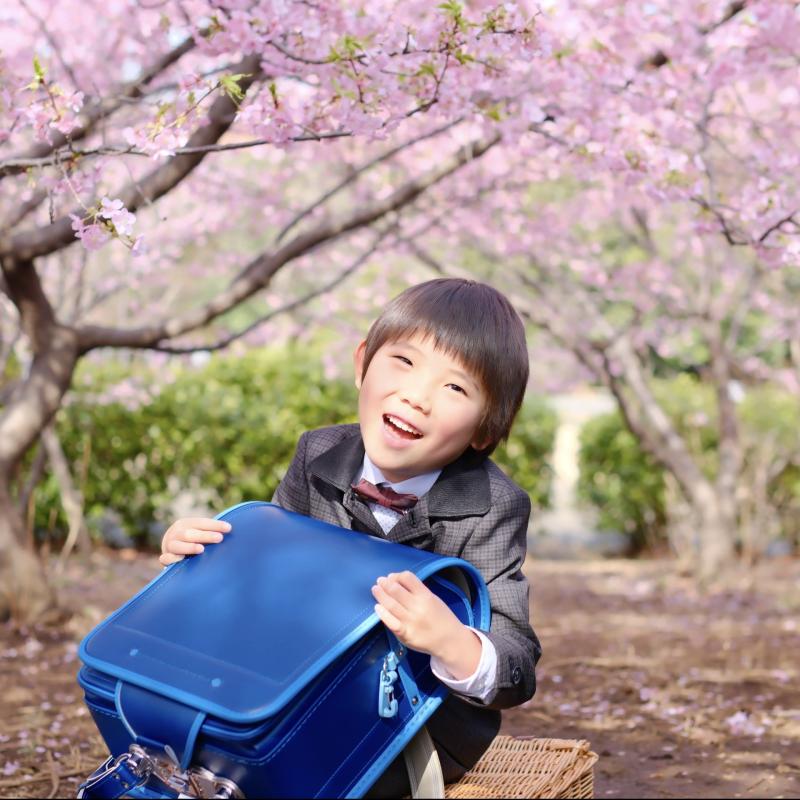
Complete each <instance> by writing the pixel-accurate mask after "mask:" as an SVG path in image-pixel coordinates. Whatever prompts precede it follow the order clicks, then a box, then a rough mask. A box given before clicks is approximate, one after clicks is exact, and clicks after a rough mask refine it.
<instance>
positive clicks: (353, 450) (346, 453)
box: [308, 431, 385, 538]
mask: <svg viewBox="0 0 800 800" xmlns="http://www.w3.org/2000/svg"><path fill="white" fill-rule="evenodd" d="M363 462H364V442H363V440H362V439H361V435H360V434H359V433H358V432H357V431H356V432H355V433H354V435H353V436H350V437H348V438H347V439H344V440H343V441H341V442H339V444H337V445H334V446H333V447H332V448H331V449H330V450H326V451H325V452H324V453H322V454H321V455H319V456H317V458H315V459H314V460H313V461H312V462H311V463H310V464H309V467H308V468H309V471H310V473H311V475H312V476H314V477H315V478H318V479H319V480H322V481H324V482H325V483H327V484H329V485H331V486H333V487H335V488H336V489H338V490H339V491H340V492H341V493H342V496H341V501H340V502H341V504H342V505H343V506H344V508H345V510H346V511H347V513H348V514H349V515H350V516H351V517H353V518H354V519H356V520H358V521H359V522H360V523H361V525H362V526H364V528H365V529H366V530H367V531H368V532H369V533H372V534H373V535H375V536H380V537H382V538H385V534H384V532H383V529H382V528H381V526H380V525H379V524H378V520H376V519H375V517H374V516H373V514H372V512H371V511H370V510H369V506H368V505H367V504H366V503H364V502H362V501H361V500H360V499H359V498H358V497H357V496H356V495H355V493H354V492H353V489H352V483H353V478H354V477H355V476H356V475H357V473H358V471H359V469H360V468H361V465H362V464H363ZM351 527H352V525H351Z"/></svg>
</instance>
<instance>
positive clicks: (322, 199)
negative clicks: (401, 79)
mask: <svg viewBox="0 0 800 800" xmlns="http://www.w3.org/2000/svg"><path fill="white" fill-rule="evenodd" d="M462 119H463V118H462V117H459V118H458V119H456V120H453V121H452V122H448V123H447V124H446V125H442V126H441V127H439V128H436V129H434V130H432V131H428V133H423V134H421V135H420V136H416V137H414V138H413V139H409V140H408V141H407V142H403V144H399V145H397V147H392V148H391V149H389V150H387V151H386V152H385V153H381V155H379V156H377V157H376V158H373V159H372V161H367V162H366V163H365V164H362V165H361V166H360V167H358V169H355V170H353V171H352V172H351V173H350V174H349V175H347V177H346V178H344V179H343V180H341V181H339V183H337V184H336V185H335V186H333V187H332V188H331V189H329V190H328V191H327V192H325V194H323V195H320V197H318V198H317V199H316V200H315V201H314V202H313V203H311V205H308V206H306V207H305V208H304V209H303V210H302V211H300V212H299V213H298V214H297V215H296V216H295V217H294V219H292V220H291V221H290V222H288V223H287V224H286V225H285V226H284V227H283V229H282V230H281V232H280V233H279V234H278V235H277V237H276V238H275V244H280V242H281V239H283V238H284V237H285V236H286V234H287V233H288V232H289V231H290V230H291V229H292V228H294V227H295V226H296V225H297V224H298V223H299V222H301V221H302V220H303V219H304V218H305V217H307V216H308V215H309V214H312V213H313V212H314V211H316V210H317V209H318V208H319V207H320V206H321V205H323V203H326V202H327V201H328V200H330V199H331V197H333V196H334V195H335V194H338V193H339V192H340V191H342V189H345V188H346V187H348V186H349V185H350V184H351V183H353V181H355V180H356V178H358V177H359V176H360V175H363V174H364V173H365V172H368V171H369V170H371V169H372V168H373V167H376V166H378V164H382V163H383V162H384V161H388V160H389V159H390V158H392V157H393V156H395V155H397V154H398V153H399V152H401V151H402V150H405V149H406V148H408V147H412V146H413V145H415V144H417V143H418V142H422V141H424V140H425V139H431V138H433V137H434V136H438V135H439V134H440V133H444V131H447V130H450V128H452V127H454V126H455V125H458V123H459V122H461V121H462Z"/></svg>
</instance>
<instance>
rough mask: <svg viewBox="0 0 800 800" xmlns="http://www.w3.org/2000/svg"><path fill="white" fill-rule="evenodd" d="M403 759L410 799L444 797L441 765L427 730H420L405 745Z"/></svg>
mask: <svg viewBox="0 0 800 800" xmlns="http://www.w3.org/2000/svg"><path fill="white" fill-rule="evenodd" d="M403 759H404V760H405V762H406V769H407V770H408V782H409V784H410V785H411V796H412V797H431V798H442V797H444V777H443V775H442V764H441V762H440V761H439V754H438V753H437V752H436V747H435V746H434V744H433V739H431V735H430V734H429V733H428V729H427V728H425V727H423V728H420V729H419V731H418V732H417V734H416V735H415V736H414V738H413V739H412V740H411V741H410V742H409V743H408V744H407V745H406V747H405V750H403Z"/></svg>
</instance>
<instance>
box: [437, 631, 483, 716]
mask: <svg viewBox="0 0 800 800" xmlns="http://www.w3.org/2000/svg"><path fill="white" fill-rule="evenodd" d="M470 630H471V631H475V633H476V634H477V636H478V638H479V639H480V640H481V657H480V660H479V661H478V666H477V667H476V668H475V672H473V673H472V675H469V676H468V677H466V678H462V679H461V680H456V679H455V678H454V677H453V676H452V675H451V674H450V672H449V671H448V669H447V667H445V665H444V664H443V663H442V662H441V661H440V660H439V659H438V658H436V656H431V671H432V672H433V674H434V675H435V676H436V677H437V678H438V679H439V680H440V681H441V682H442V683H443V684H444V685H445V686H447V687H448V688H450V689H452V690H453V691H454V692H458V694H463V695H466V696H467V697H474V698H475V699H477V700H485V699H486V698H487V697H488V696H489V695H490V694H491V691H492V689H493V687H494V683H495V678H496V676H497V650H496V649H495V646H494V645H493V644H492V642H491V640H490V639H488V638H487V637H486V636H484V634H483V633H482V632H481V631H478V630H475V628H470Z"/></svg>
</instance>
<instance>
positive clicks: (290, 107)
mask: <svg viewBox="0 0 800 800" xmlns="http://www.w3.org/2000/svg"><path fill="white" fill-rule="evenodd" d="M79 15H80V16H81V17H85V18H87V19H95V20H102V22H101V23H97V24H86V25H81V24H76V17H78V16H79ZM0 20H2V22H3V24H2V26H0V30H1V31H2V33H0V37H2V38H0V146H2V151H0V181H2V184H3V189H4V191H3V193H2V196H1V197H0V267H1V268H2V283H0V291H1V292H2V294H0V302H1V303H2V305H0V308H1V309H2V315H3V316H2V318H0V325H2V329H0V330H2V341H1V342H0V346H1V347H2V352H0V357H3V358H6V359H8V358H10V356H11V355H12V354H13V364H12V362H11V361H9V362H8V363H9V364H12V366H13V365H17V366H16V367H15V369H17V371H19V373H20V374H19V375H18V376H16V379H15V380H13V381H11V380H8V381H7V382H6V383H7V386H6V391H5V398H4V400H5V402H4V405H3V407H2V412H1V413H0V570H1V571H2V581H0V585H2V587H3V593H4V598H5V599H4V600H0V614H3V613H7V612H8V611H9V610H14V611H15V612H16V613H17V615H18V616H20V617H27V618H33V617H36V616H38V615H39V614H40V613H41V612H42V610H43V609H46V608H48V607H49V606H51V605H52V600H53V598H52V596H51V593H50V591H49V590H48V588H47V584H46V582H45V581H44V580H43V579H42V576H41V573H40V571H39V568H38V565H37V562H36V560H35V558H34V557H33V556H32V555H31V554H30V553H29V552H28V551H27V550H26V549H25V548H24V547H23V546H22V541H23V540H24V527H25V526H24V523H23V516H22V513H21V511H20V508H19V499H20V495H22V496H23V497H24V496H25V493H24V492H17V493H16V495H15V489H14V486H15V485H18V484H19V483H20V481H19V471H20V465H21V463H22V460H23V456H24V455H25V453H26V452H27V451H28V450H29V449H30V448H31V447H32V446H33V445H34V443H35V442H36V441H37V439H38V438H39V436H40V434H41V432H42V431H43V430H45V428H46V426H47V425H48V423H49V421H50V420H51V419H52V417H53V415H54V414H55V413H56V411H57V410H58V408H59V406H60V404H61V402H62V401H63V398H64V395H65V393H66V392H67V390H68V388H69V386H70V382H71V380H72V376H73V374H74V370H75V367H76V365H77V363H78V361H79V360H80V359H81V358H82V357H84V356H86V355H87V354H89V353H91V352H93V351H97V350H100V349H105V348H126V349H139V350H148V351H161V352H165V353H176V352H190V351H192V350H196V349H214V348H219V347H222V346H225V345H227V344H229V343H230V342H231V341H234V340H237V339H241V338H242V337H244V336H251V335H255V332H256V331H257V330H258V329H259V326H260V325H261V326H262V327H261V330H264V328H263V323H264V322H265V321H266V320H268V319H269V318H271V317H272V316H273V315H274V314H275V313H276V311H279V310H280V309H281V308H282V307H289V308H291V307H294V306H296V305H298V304H300V303H302V302H303V301H304V300H305V299H307V298H310V297H313V296H316V295H318V294H319V293H320V292H323V291H326V290H327V289H330V288H333V287H334V286H336V285H338V284H339V283H341V281H343V280H345V279H347V278H348V277H349V276H350V275H352V274H353V272H354V271H355V270H357V269H359V268H360V266H361V265H362V264H364V263H365V262H367V261H371V262H372V263H376V261H375V260H376V259H377V258H378V254H381V255H380V257H381V258H382V259H387V258H389V257H390V254H391V253H396V254H400V255H403V256H407V254H408V252H409V251H411V253H412V254H414V255H417V256H419V257H420V258H427V261H428V263H433V264H437V265H439V266H440V262H439V261H438V260H437V256H438V257H439V258H440V256H441V246H447V247H449V248H451V252H454V251H453V250H452V246H453V245H455V247H456V248H458V249H459V251H461V252H463V251H464V250H465V249H467V250H470V251H474V252H480V253H483V254H484V255H488V256H489V257H490V259H491V260H492V263H493V264H494V269H495V272H494V277H495V278H496V280H497V281H498V283H499V284H504V285H507V286H508V287H509V288H510V289H511V290H512V291H513V293H514V294H515V295H516V296H518V298H519V302H520V308H521V309H522V310H523V311H525V312H526V313H528V314H529V315H530V317H531V319H533V320H534V321H536V322H537V323H538V324H539V325H542V326H544V328H545V329H547V330H548V331H550V332H551V333H553V334H554V335H556V336H557V337H558V339H559V341H560V342H561V343H562V344H563V345H566V346H567V348H568V349H569V350H571V351H572V352H573V353H575V354H576V355H578V357H579V361H580V362H581V363H582V364H583V367H584V368H585V369H586V370H588V372H589V373H590V374H592V375H593V376H594V377H595V378H596V379H599V380H602V381H603V382H604V383H606V384H607V385H609V386H610V387H611V388H612V390H613V391H615V394H617V397H618V398H619V400H620V403H621V404H622V408H623V410H624V411H625V413H626V418H627V419H628V422H629V424H630V425H631V427H632V428H633V429H634V430H635V431H636V432H637V434H638V435H640V436H641V437H642V439H643V441H644V442H645V444H646V445H647V446H648V447H649V448H650V449H651V450H653V451H655V452H656V454H657V456H658V457H659V458H660V459H661V460H662V462H663V463H665V465H666V466H667V467H668V469H670V470H672V471H674V472H675V474H676V475H678V474H679V473H680V477H679V483H680V485H681V486H682V487H684V490H685V492H686V493H687V495H688V496H690V497H691V498H693V499H692V502H693V503H695V504H702V503H705V502H706V501H708V500H709V499H712V500H714V502H716V503H717V505H718V506H719V502H717V501H718V500H719V498H720V497H722V494H720V493H721V492H722V493H723V494H724V492H723V489H722V488H720V487H722V486H723V485H727V484H726V481H727V482H728V483H729V482H730V481H729V478H728V477H726V476H729V475H730V474H735V473H736V469H737V467H736V455H735V452H734V451H735V448H734V447H733V446H731V447H730V448H728V449H725V447H723V450H724V452H725V453H728V452H729V455H727V456H726V459H727V460H728V461H729V462H730V467H726V468H725V469H724V470H723V469H721V470H720V477H719V478H718V479H717V482H716V485H715V486H711V488H710V489H707V490H703V491H704V492H705V494H704V493H703V491H699V493H698V491H696V492H695V493H694V495H693V494H692V490H693V487H694V486H695V481H694V477H693V473H692V472H691V468H690V467H686V466H685V463H684V462H686V463H688V461H689V457H688V456H687V455H686V454H685V453H683V452H682V450H681V445H680V443H679V442H678V440H676V438H675V432H674V431H672V430H671V429H670V428H669V424H668V421H667V420H666V419H665V418H664V415H663V413H661V410H660V409H659V407H658V405H657V404H656V403H655V402H654V401H653V400H652V399H651V398H649V397H648V396H647V394H646V388H647V385H648V384H647V376H646V375H644V374H643V373H642V371H643V370H645V368H646V362H645V361H644V359H643V357H642V354H643V348H644V347H645V346H646V345H652V346H653V347H657V348H658V347H661V348H669V347H678V346H679V345H678V344H674V342H678V343H679V342H680V336H681V333H680V330H679V328H680V326H679V324H678V322H674V323H672V325H673V327H671V328H670V323H669V322H664V321H662V320H661V312H662V311H663V309H664V308H666V307H667V305H669V307H670V308H671V309H673V310H675V309H678V310H680V306H681V303H683V302H684V300H683V298H688V299H695V300H696V299H698V295H697V291H698V290H697V287H696V286H695V287H694V289H693V288H692V286H693V284H692V280H693V279H694V280H695V283H696V282H697V280H698V275H699V274H700V272H702V271H701V270H698V269H697V263H696V260H695V257H696V252H701V253H712V252H713V257H711V256H709V258H708V259H707V260H706V261H705V262H704V263H705V265H706V266H705V267H704V269H706V267H707V269H708V270H709V271H708V272H702V274H703V275H704V276H706V277H705V278H702V279H700V282H701V283H703V281H705V283H704V287H705V289H704V291H705V292H706V297H707V309H706V310H708V308H710V306H711V305H713V306H714V310H713V312H712V311H708V315H710V317H711V320H710V322H709V325H708V329H709V331H710V333H709V336H711V335H712V333H713V336H712V338H714V337H716V338H714V342H715V346H718V350H719V352H720V353H721V356H720V357H719V358H717V360H716V361H713V363H712V362H711V361H710V362H709V363H710V364H711V367H712V368H711V370H710V372H711V374H712V375H713V376H715V377H714V380H715V381H716V385H717V386H719V387H720V392H719V402H720V411H721V414H720V420H721V422H720V424H721V425H724V426H727V427H726V430H727V428H729V427H731V425H732V424H733V422H732V415H731V414H730V413H728V411H729V410H730V403H729V399H726V392H727V391H728V390H727V388H726V387H727V386H729V383H730V381H729V380H728V378H729V376H730V374H731V373H732V371H733V370H734V362H733V357H732V356H731V355H730V352H731V351H732V350H733V349H735V348H733V347H731V342H730V341H726V340H725V338H724V337H721V333H722V332H723V331H729V326H730V324H731V322H732V321H733V322H734V323H735V319H736V318H738V319H739V320H740V321H739V323H738V325H739V327H741V326H742V325H743V324H744V323H745V321H746V320H747V318H748V313H749V311H750V309H749V308H744V310H741V311H739V312H736V313H738V317H736V318H734V319H733V320H731V318H730V313H729V312H728V311H727V310H726V309H728V308H729V307H730V302H729V304H728V305H727V306H725V305H724V304H723V303H722V302H721V301H718V300H716V299H715V298H716V297H717V295H718V292H717V289H718V288H719V286H721V285H723V284H724V286H725V287H727V288H726V292H727V294H726V298H728V300H727V301H726V302H728V301H731V299H733V302H735V298H741V297H744V298H745V300H746V301H747V303H752V304H754V305H753V307H754V308H756V307H757V308H761V310H763V311H765V312H766V311H767V310H768V309H771V308H772V306H771V305H770V304H771V302H772V298H773V297H774V296H776V295H777V294H778V293H779V288H778V285H779V284H780V281H781V279H782V278H783V277H784V276H786V275H788V273H789V271H790V270H791V269H793V268H794V266H793V265H794V263H795V259H796V254H797V249H796V245H795V242H796V239H795V238H794V234H795V233H796V228H797V223H796V219H795V216H794V214H795V201H796V199H797V193H796V188H797V187H796V181H795V179H794V175H795V174H796V171H797V170H796V167H797V158H798V155H797V154H798V149H797V147H796V146H784V145H786V144H788V143H794V145H796V142H797V139H796V131H797V129H796V123H797V106H798V101H797V90H796V88H795V85H796V80H795V78H796V70H797V59H796V55H795V54H794V50H793V42H795V41H797V38H796V34H797V27H798V22H797V11H796V7H795V4H794V3H790V2H787V0H761V1H760V2H734V3H729V2H707V3H702V4H697V3H688V2H677V3H676V2H672V3H669V4H668V3H666V2H661V1H660V0H659V1H658V2H653V3H647V4H643V5H639V4H628V3H623V2H621V0H592V1H591V2H581V3H571V2H559V3H549V2H548V3H542V5H541V6H539V5H536V4H534V3H532V2H531V3H528V2H514V3H505V4H500V5H496V4H495V3H490V2H483V1H482V0H481V1H478V0H475V2H470V3H468V4H463V5H461V4H459V3H457V2H455V0H448V2H443V3H441V4H439V5H434V6H432V5H431V4H427V3H422V2H419V1H418V0H407V1H406V0H404V2H384V1H383V0H376V1H375V2H372V1H371V2H369V3H364V4H361V5H359V4H351V3H343V2H338V1H337V0H320V2H316V3H313V4H309V3H305V2H292V1H291V0H282V1H273V2H267V1H266V0H217V1H216V2H212V1H211V0H163V2H158V3H155V2H148V3H145V2H144V0H140V1H139V2H135V1H132V2H130V3H128V4H118V5H116V6H114V7H113V8H112V9H109V8H108V7H107V6H106V5H105V4H100V3H96V2H94V0H89V1H87V2H84V3H81V4H80V5H77V6H75V5H72V4H69V3H55V2H54V0H14V2H12V3H10V4H6V6H5V7H4V9H3V10H1V11H0ZM787 176H790V177H789V179H787ZM548 187H549V188H548ZM548 191H550V192H551V193H550V194H548ZM609 225H616V226H618V228H619V230H620V231H625V232H626V235H629V236H630V237H631V238H632V239H635V240H636V248H637V250H636V252H637V254H638V255H637V257H636V258H635V259H633V260H632V261H631V262H627V261H626V262H625V263H612V264H607V263H603V261H602V258H601V257H600V256H601V255H602V251H600V250H598V249H597V246H598V245H597V239H596V237H595V240H594V241H593V240H592V237H593V235H595V234H597V235H599V233H600V232H602V231H606V229H607V227H608V226H609ZM670 236H671V237H673V240H672V242H669V241H665V239H668V238H669V237H670ZM677 237H681V239H680V240H677ZM243 243H246V248H245V249H242V248H243ZM671 244H674V245H675V247H672V246H670V245H671ZM684 245H685V247H684ZM437 248H439V250H438V251H437ZM692 248H694V250H693V249H692ZM698 248H699V250H698ZM431 250H433V251H436V252H434V253H433V255H431ZM723 252H724V253H728V254H731V255H730V257H726V256H725V255H723V254H722V253H723ZM734 253H735V254H736V255H733V254H734ZM740 254H745V255H740ZM634 262H635V263H634ZM736 265H739V266H738V267H737V266H736ZM448 267H449V265H448ZM440 268H441V267H440ZM731 270H734V273H735V274H736V276H737V278H736V281H735V286H734V285H731V283H730V282H731V278H730V277H726V276H730V275H731V274H734V273H732V272H731ZM736 270H738V271H736ZM684 273H686V281H687V283H686V288H685V290H680V291H679V293H678V295H676V294H675V291H673V290H672V289H671V287H672V286H677V285H678V281H677V276H678V275H683V274H684ZM289 276H290V277H291V282H289V281H288V280H284V279H285V278H288V277H289ZM693 276H694V278H693ZM648 284H649V286H648ZM290 286H291V287H292V288H293V293H291V296H290V291H289V290H290ZM654 286H655V287H657V288H656V289H655V290H653V288H652V287H654ZM267 287H271V288H272V290H273V292H272V293H271V294H270V293H269V292H266V293H265V290H266V289H267ZM275 287H280V291H279V292H277V294H276V291H277V290H276V289H275ZM298 287H299V288H298ZM373 288H374V289H375V293H374V297H375V298H376V299H379V298H380V297H381V295H382V294H383V293H385V291H387V290H388V277H387V276H386V275H380V276H379V279H378V280H377V281H376V286H375V287H373ZM648 288H649V289H650V291H649V292H648V291H643V290H645V289H648ZM756 288H757V289H758V290H759V291H760V294H759V291H756ZM693 292H695V294H692V293H693ZM756 298H760V299H756ZM765 303H766V305H767V307H768V309H767V308H764V304H765ZM265 304H266V306H267V308H266V309H265V308H264V305H265ZM738 307H739V308H741V304H740V306H738ZM548 308H550V309H551V310H552V316H547V315H546V314H545V313H544V311H543V309H548ZM241 309H246V311H247V316H248V319H249V322H248V323H247V324H245V325H241V323H240V322H239V324H238V325H237V321H239V320H240V317H239V316H237V315H236V314H235V313H233V312H236V311H237V310H241ZM697 313H699V312H697ZM679 318H680V314H679V313H678V314H677V315H676V316H675V317H674V319H676V320H677V319H679ZM780 320H781V324H782V325H783V326H784V327H782V328H781V334H782V335H786V336H788V337H789V338H790V339H791V338H792V337H794V340H795V341H796V339H797V336H796V328H793V327H792V325H794V324H795V323H794V321H793V320H791V319H789V318H786V317H781V318H780ZM684 321H685V326H684V330H685V327H686V326H687V325H693V324H694V323H695V321H696V318H692V317H687V318H686V320H684ZM712 323H713V324H712ZM715 325H716V333H714V332H713V329H714V326H715ZM733 328H734V330H735V328H736V324H733ZM565 330H566V331H568V332H569V333H570V334H572V338H566V337H564V336H563V335H561V334H562V333H563V332H564V331H565ZM726 336H729V333H726ZM734 338H735V337H734ZM709 341H710V340H709ZM793 352H795V353H796V347H795V350H794V351H793ZM745 362H746V360H744V361H742V368H746V369H752V368H753V367H754V364H755V363H756V362H757V364H758V366H762V365H763V364H764V363H765V362H764V359H760V358H756V360H755V362H752V361H751V362H748V363H749V366H748V363H745ZM637 370H638V372H637ZM6 372H7V374H8V376H9V378H10V377H15V376H14V375H13V373H14V369H12V368H11V367H9V368H8V369H7V370H6ZM640 389H641V392H644V394H642V393H641V392H640ZM734 438H735V437H733V436H729V437H728V439H727V440H726V441H730V442H732V441H733V440H734ZM721 452H722V451H721ZM697 486H700V484H699V483H698V484H697ZM724 491H726V492H728V493H729V489H725V490H724ZM726 514H728V512H724V513H723V512H722V511H720V512H719V514H718V516H719V518H720V520H721V521H720V523H719V525H717V529H719V528H720V526H724V525H727V524H728V523H729V522H730V521H731V518H730V515H729V514H728V516H725V515H726ZM720 515H721V516H720ZM706 521H707V522H709V524H711V522H713V520H711V519H710V517H709V518H708V519H707V520H706ZM710 538H711V539H713V540H715V541H716V539H718V538H719V537H716V536H711V537H710ZM709 552H710V551H709ZM727 554H728V551H726V549H725V547H718V548H717V553H716V555H713V556H712V555H707V556H704V559H705V560H706V561H707V563H712V562H715V563H720V562H721V561H722V560H724V559H725V558H726V557H727Z"/></svg>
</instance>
